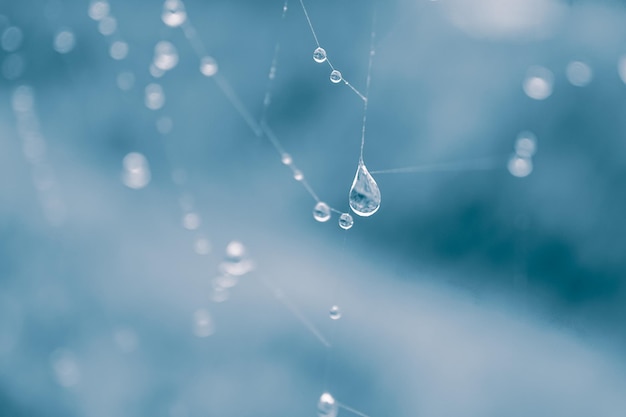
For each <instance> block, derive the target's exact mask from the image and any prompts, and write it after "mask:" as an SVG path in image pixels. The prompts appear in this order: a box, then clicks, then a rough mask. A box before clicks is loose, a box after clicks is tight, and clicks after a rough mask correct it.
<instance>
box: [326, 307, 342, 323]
mask: <svg viewBox="0 0 626 417" xmlns="http://www.w3.org/2000/svg"><path fill="white" fill-rule="evenodd" d="M329 315H330V318H331V319H333V320H339V319H340V318H341V310H340V309H339V307H338V306H332V307H331V308H330V311H329Z"/></svg>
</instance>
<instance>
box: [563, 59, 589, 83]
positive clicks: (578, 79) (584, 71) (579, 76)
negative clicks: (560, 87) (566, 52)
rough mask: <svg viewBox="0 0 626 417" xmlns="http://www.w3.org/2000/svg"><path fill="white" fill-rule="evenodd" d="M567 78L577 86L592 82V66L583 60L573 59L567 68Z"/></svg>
mask: <svg viewBox="0 0 626 417" xmlns="http://www.w3.org/2000/svg"><path fill="white" fill-rule="evenodd" d="M565 75H566V76H567V80H568V81H569V82H570V83H571V84H572V85H574V86H576V87H584V86H586V85H587V84H589V83H590V82H591V79H592V78H593V71H592V70H591V67H590V66H589V65H588V64H586V63H584V62H581V61H572V62H570V63H569V64H567V68H566V69H565Z"/></svg>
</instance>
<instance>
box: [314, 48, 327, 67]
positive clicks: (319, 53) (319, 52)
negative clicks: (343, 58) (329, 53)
mask: <svg viewBox="0 0 626 417" xmlns="http://www.w3.org/2000/svg"><path fill="white" fill-rule="evenodd" d="M313 60H314V61H315V62H317V63H318V64H321V63H323V62H324V61H326V50H325V49H324V48H322V47H317V48H316V49H315V51H313Z"/></svg>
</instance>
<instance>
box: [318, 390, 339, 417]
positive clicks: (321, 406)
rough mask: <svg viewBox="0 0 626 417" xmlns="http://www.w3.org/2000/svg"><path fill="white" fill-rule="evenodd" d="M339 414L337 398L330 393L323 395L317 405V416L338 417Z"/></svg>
mask: <svg viewBox="0 0 626 417" xmlns="http://www.w3.org/2000/svg"><path fill="white" fill-rule="evenodd" d="M338 412H339V407H338V405H337V402H336V401H335V398H334V397H333V396H332V395H330V393H328V392H325V393H323V394H322V395H321V396H320V400H319V401H318V403H317V415H318V416H319V417H337V413H338Z"/></svg>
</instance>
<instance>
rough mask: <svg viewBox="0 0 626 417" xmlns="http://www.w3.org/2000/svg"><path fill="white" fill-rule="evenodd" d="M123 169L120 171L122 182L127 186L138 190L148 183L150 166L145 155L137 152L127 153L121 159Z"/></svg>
mask: <svg viewBox="0 0 626 417" xmlns="http://www.w3.org/2000/svg"><path fill="white" fill-rule="evenodd" d="M122 165H123V166H124V170H123V172H122V182H123V183H124V185H126V186H127V187H128V188H133V189H135V190H138V189H140V188H143V187H145V186H146V185H148V183H150V168H149V167H148V160H147V159H146V157H145V156H143V155H142V154H140V153H138V152H131V153H129V154H127V155H126V156H125V157H124V159H123V160H122Z"/></svg>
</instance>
